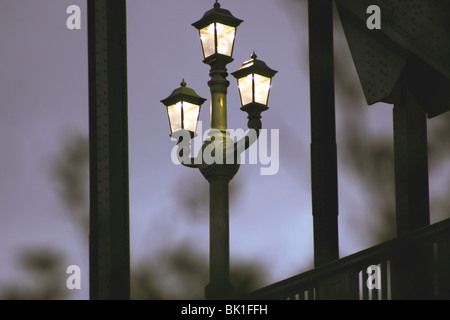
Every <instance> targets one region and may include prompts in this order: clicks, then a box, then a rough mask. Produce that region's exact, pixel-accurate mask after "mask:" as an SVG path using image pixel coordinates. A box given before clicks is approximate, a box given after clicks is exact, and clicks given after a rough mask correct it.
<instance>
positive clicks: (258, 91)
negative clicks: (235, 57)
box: [231, 51, 277, 129]
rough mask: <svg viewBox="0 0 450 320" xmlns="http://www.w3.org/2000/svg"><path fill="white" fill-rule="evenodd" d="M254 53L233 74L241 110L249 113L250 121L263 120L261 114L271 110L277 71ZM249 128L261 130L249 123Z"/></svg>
mask: <svg viewBox="0 0 450 320" xmlns="http://www.w3.org/2000/svg"><path fill="white" fill-rule="evenodd" d="M256 58H257V56H256V54H255V52H254V51H253V53H252V55H251V59H250V60H248V61H245V62H244V63H243V64H242V66H241V67H240V68H239V70H237V71H235V72H233V73H231V74H232V75H233V76H234V77H235V78H236V79H237V82H238V88H239V93H240V97H241V105H242V107H241V110H242V111H245V112H247V113H248V117H249V120H250V121H252V120H258V119H260V118H261V112H263V111H266V110H267V109H269V107H268V106H267V103H268V101H269V92H270V88H271V85H272V78H273V77H274V76H275V74H276V73H277V71H275V70H273V69H271V68H269V67H268V66H267V65H266V63H265V62H264V61H261V60H258V59H256ZM249 128H254V129H260V127H255V125H254V124H252V123H249Z"/></svg>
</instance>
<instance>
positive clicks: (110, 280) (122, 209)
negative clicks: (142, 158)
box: [88, 0, 130, 299]
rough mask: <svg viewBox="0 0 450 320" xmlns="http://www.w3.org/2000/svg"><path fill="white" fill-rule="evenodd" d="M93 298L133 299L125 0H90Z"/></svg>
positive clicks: (91, 276)
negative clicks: (130, 250) (130, 251)
mask: <svg viewBox="0 0 450 320" xmlns="http://www.w3.org/2000/svg"><path fill="white" fill-rule="evenodd" d="M88 53H89V143H90V239H89V248H90V252H89V259H90V298H91V299H129V297H130V263H129V260H130V259H129V200H128V199H129V197H128V124H127V122H128V120H127V56H126V2H125V0H96V1H88Z"/></svg>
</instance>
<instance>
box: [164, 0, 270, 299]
mask: <svg viewBox="0 0 450 320" xmlns="http://www.w3.org/2000/svg"><path fill="white" fill-rule="evenodd" d="M241 22H243V21H242V20H240V19H237V18H235V17H234V16H233V15H232V14H231V13H230V12H229V11H228V10H225V9H222V8H221V7H220V4H219V3H218V2H217V0H216V2H215V4H214V7H213V9H211V10H209V11H207V12H206V13H205V14H204V15H203V17H202V18H201V19H200V20H199V21H197V22H195V23H193V24H192V25H193V26H194V27H195V28H196V29H197V30H198V32H199V35H200V41H201V45H202V51H203V58H204V60H203V62H204V63H205V64H208V65H209V66H210V73H209V75H210V77H211V79H210V81H208V86H209V88H210V91H211V129H212V130H211V132H214V134H211V133H210V138H208V139H207V140H206V141H205V142H204V143H203V147H202V149H201V151H200V152H202V154H203V153H204V152H205V151H206V150H210V151H211V150H212V152H211V154H214V155H215V157H214V158H215V159H216V160H217V161H214V162H208V161H206V160H205V157H202V158H201V159H202V160H201V161H200V162H199V161H197V159H198V157H197V158H195V159H194V158H188V157H187V154H186V152H185V151H189V152H188V153H190V149H189V146H187V147H186V144H188V145H189V143H186V141H183V139H185V137H187V139H188V140H189V141H187V142H190V139H191V138H192V137H193V136H194V134H195V130H196V124H197V120H198V114H199V112H200V106H201V104H202V103H203V102H204V101H205V99H203V98H201V97H199V96H198V95H197V94H196V93H195V91H194V90H192V89H189V88H187V87H186V83H185V82H184V81H183V82H182V84H181V87H180V88H178V89H175V90H174V91H173V92H172V94H171V95H170V96H169V97H168V98H166V99H164V100H162V101H161V102H162V103H163V104H164V105H165V106H166V107H167V112H168V116H169V123H170V129H171V136H172V137H174V138H178V137H179V139H178V145H179V149H178V152H177V155H178V157H179V159H180V160H181V163H182V164H183V165H185V166H187V167H191V168H198V169H199V170H200V172H201V173H202V175H203V176H204V177H205V178H206V180H207V181H208V182H209V186H210V188H209V190H210V191H209V192H210V282H209V284H208V285H207V286H206V288H205V296H206V298H207V299H230V298H233V296H234V289H233V287H232V285H231V283H230V277H229V274H230V272H229V265H230V262H229V256H230V255H229V206H228V203H229V202H228V186H229V182H230V181H231V179H232V178H233V177H234V175H235V174H236V173H237V171H238V169H239V157H240V155H239V154H240V152H242V151H243V149H246V148H248V147H249V146H250V145H251V144H252V143H253V142H254V141H255V140H256V139H255V137H256V138H257V137H258V136H259V131H260V129H261V127H262V124H261V112H263V111H265V110H267V109H268V107H267V102H268V96H269V90H270V85H271V81H272V77H273V76H274V75H275V73H276V72H277V71H275V70H272V69H270V68H269V67H268V66H267V65H266V64H265V63H264V62H263V61H261V60H257V59H256V54H254V53H253V54H252V57H251V60H249V61H246V62H244V64H243V65H242V66H241V68H240V69H239V70H237V71H236V72H233V73H232V74H233V76H235V77H236V79H237V81H238V87H239V91H240V96H241V104H242V107H241V110H243V111H245V112H247V113H248V119H249V121H248V125H247V126H248V128H249V130H248V132H247V134H246V135H245V136H244V137H243V138H242V139H241V140H240V141H237V142H234V141H233V139H231V138H230V136H229V133H228V131H227V88H228V86H229V84H230V83H229V81H228V80H227V76H228V73H227V69H226V65H227V64H229V63H231V62H232V61H233V58H232V55H233V49H234V40H235V35H236V29H237V27H238V26H239V25H240V24H241ZM186 133H189V134H186ZM181 142H183V147H181ZM241 146H244V148H241ZM230 160H231V161H230Z"/></svg>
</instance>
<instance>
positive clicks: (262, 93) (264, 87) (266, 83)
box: [254, 74, 270, 105]
mask: <svg viewBox="0 0 450 320" xmlns="http://www.w3.org/2000/svg"><path fill="white" fill-rule="evenodd" d="M254 81H255V102H257V103H261V104H263V105H267V99H268V97H269V90H270V78H267V77H264V76H261V75H259V74H255V75H254Z"/></svg>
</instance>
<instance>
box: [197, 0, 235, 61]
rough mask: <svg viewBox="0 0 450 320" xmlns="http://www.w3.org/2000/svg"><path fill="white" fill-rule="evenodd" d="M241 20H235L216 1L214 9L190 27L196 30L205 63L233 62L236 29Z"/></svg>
mask: <svg viewBox="0 0 450 320" xmlns="http://www.w3.org/2000/svg"><path fill="white" fill-rule="evenodd" d="M242 21H243V20H240V19H237V18H235V17H234V16H233V15H232V14H231V13H230V11H228V10H225V9H222V8H220V3H218V2H217V1H216V3H215V4H214V8H213V9H211V10H209V11H207V12H206V13H205V14H204V15H203V17H202V18H201V19H200V20H198V21H197V22H194V23H193V24H192V25H193V26H194V27H195V28H197V30H198V32H199V34H200V41H201V43H202V49H203V57H204V59H205V60H204V62H205V63H210V62H212V61H215V60H217V59H218V58H219V57H220V58H221V59H223V60H225V61H229V62H231V61H233V58H232V56H233V48H234V39H235V36H236V28H237V27H238V26H239V25H240V24H241V22H242Z"/></svg>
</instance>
